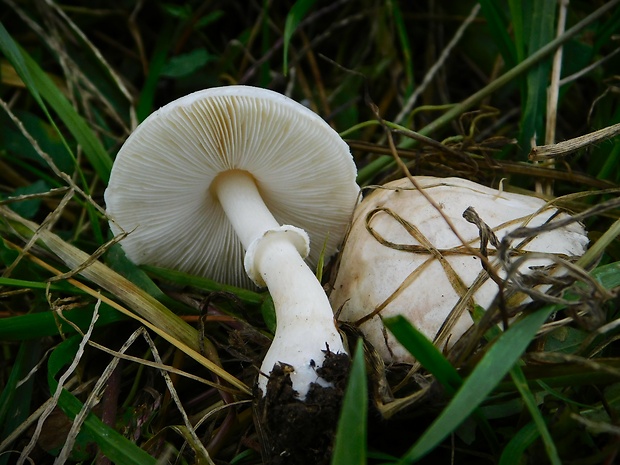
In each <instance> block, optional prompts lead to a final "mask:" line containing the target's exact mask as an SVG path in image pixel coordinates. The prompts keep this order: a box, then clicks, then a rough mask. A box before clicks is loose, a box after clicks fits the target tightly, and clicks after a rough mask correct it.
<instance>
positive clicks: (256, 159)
mask: <svg viewBox="0 0 620 465" xmlns="http://www.w3.org/2000/svg"><path fill="white" fill-rule="evenodd" d="M233 169H235V170H245V171H248V172H249V173H251V174H252V176H253V177H254V179H255V181H256V184H257V186H258V189H259V191H260V193H261V196H262V198H263V200H264V202H265V204H266V205H267V207H268V208H269V210H270V211H271V213H272V214H273V216H274V217H275V218H276V220H277V221H278V222H280V224H290V225H294V226H297V227H299V228H302V229H304V230H305V231H306V232H307V233H308V235H309V236H310V241H311V252H310V255H309V257H308V262H309V263H310V264H311V265H314V264H315V263H316V262H317V260H318V257H319V255H320V253H321V250H322V246H323V243H324V241H325V240H327V247H326V257H328V256H329V255H330V254H332V253H333V252H334V251H335V249H336V246H337V244H338V243H339V241H340V240H341V239H342V236H343V234H344V231H345V228H346V225H347V223H348V220H349V219H350V215H351V212H352V210H353V208H354V206H355V203H356V199H357V194H358V190H359V188H358V186H357V185H356V183H355V176H356V169H355V165H354V162H353V159H352V157H351V154H350V152H349V149H348V146H347V145H346V143H345V142H344V141H343V140H342V139H341V138H340V137H339V136H338V134H337V133H336V132H335V131H333V130H332V129H331V128H330V127H329V125H328V124H327V123H325V121H323V120H322V119H321V118H320V117H319V116H318V115H316V114H315V113H313V112H312V111H310V110H308V109H307V108H305V107H303V106H302V105H300V104H298V103H296V102H294V101H293V100H291V99H289V98H287V97H285V96H283V95H281V94H278V93H276V92H272V91H268V90H265V89H258V88H253V87H246V86H230V87H222V88H214V89H208V90H203V91H199V92H195V93H193V94H190V95H187V96H185V97H183V98H180V99H178V100H175V101H174V102H172V103H170V104H168V105H166V106H164V107H162V108H161V109H159V110H158V111H156V112H155V113H153V114H152V115H150V116H149V117H148V118H147V119H146V120H145V121H144V122H143V123H142V124H141V125H140V126H139V127H138V128H137V129H136V130H135V131H134V132H133V133H132V134H131V136H130V137H129V138H128V139H127V141H126V142H125V144H124V145H123V147H122V148H121V150H120V151H119V153H118V155H117V157H116V161H115V163H114V167H113V169H112V174H111V177H110V183H109V186H108V188H107V190H106V192H105V200H106V205H107V211H108V213H109V215H110V217H111V218H112V220H113V221H112V222H111V228H112V231H113V233H114V234H119V233H121V232H122V231H123V230H124V231H128V232H129V231H131V233H130V234H129V235H128V236H127V237H126V238H125V239H123V240H122V242H121V244H122V246H123V249H124V250H125V252H126V254H127V256H128V257H129V258H130V259H131V260H132V261H134V262H135V263H138V264H152V265H156V266H162V267H166V268H173V269H178V270H181V271H185V272H187V273H191V274H195V275H200V276H205V277H209V278H212V279H215V280H218V281H220V282H224V283H228V284H233V285H238V286H244V287H251V286H252V284H251V281H250V280H249V279H248V278H247V276H246V274H245V272H244V270H243V255H244V250H243V247H242V245H241V243H240V242H239V240H238V239H237V237H236V234H235V232H234V231H233V229H232V226H231V225H230V223H229V222H228V221H227V219H226V216H225V214H224V211H223V210H222V208H221V207H220V205H219V203H218V201H217V200H216V199H215V198H214V196H213V195H212V194H211V192H210V190H209V187H210V185H211V183H212V181H213V180H214V179H215V177H216V176H217V175H218V174H219V173H221V172H223V171H226V170H233Z"/></svg>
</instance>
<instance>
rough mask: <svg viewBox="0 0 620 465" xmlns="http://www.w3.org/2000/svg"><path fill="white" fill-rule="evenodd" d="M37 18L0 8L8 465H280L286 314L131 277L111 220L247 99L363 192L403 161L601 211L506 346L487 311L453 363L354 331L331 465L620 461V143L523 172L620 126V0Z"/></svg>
mask: <svg viewBox="0 0 620 465" xmlns="http://www.w3.org/2000/svg"><path fill="white" fill-rule="evenodd" d="M38 3H39V4H37V5H36V6H35V5H33V4H31V2H16V4H13V2H12V1H3V3H2V5H3V7H4V8H1V9H0V92H1V94H0V104H1V106H2V108H1V109H0V180H1V181H0V202H1V204H0V218H1V221H0V238H2V241H0V266H1V267H2V275H1V276H0V293H1V294H0V296H1V299H0V348H1V354H2V364H0V465H2V464H8V463H16V461H17V458H18V457H19V456H20V454H23V457H22V459H23V460H25V458H26V457H25V456H26V454H29V455H30V457H31V458H32V459H33V460H34V462H35V463H41V464H46V463H54V460H55V459H56V457H59V458H58V462H59V463H77V462H81V463H97V464H104V463H110V462H109V461H108V462H106V460H107V459H109V460H110V461H111V462H115V463H160V462H164V461H169V462H171V463H181V464H183V463H188V464H189V463H207V464H209V463H216V464H220V463H234V464H240V465H244V464H260V463H263V460H262V458H261V447H260V431H259V428H260V424H258V425H257V424H256V423H255V422H254V421H253V418H254V410H253V408H252V402H251V400H252V393H251V387H252V385H253V383H254V380H255V376H256V367H258V366H260V361H261V357H262V354H263V353H264V351H265V350H266V348H267V347H268V345H269V341H270V337H271V334H272V333H273V330H274V324H275V323H274V314H273V308H272V302H271V299H270V298H269V296H268V294H267V293H265V292H256V291H249V290H245V289H238V288H234V287H231V286H226V285H223V284H221V283H217V282H214V281H211V280H208V279H205V278H199V277H195V276H188V275H185V274H183V273H179V272H177V271H174V270H162V269H159V268H155V267H148V266H145V267H137V266H135V265H134V264H132V263H131V262H129V261H128V260H127V259H126V258H125V257H124V254H123V253H122V250H121V249H120V247H119V246H118V245H117V244H115V243H114V241H112V242H110V241H111V239H112V238H111V235H110V233H109V228H108V225H107V219H106V217H105V205H104V202H103V191H104V189H105V187H106V184H107V181H108V179H109V175H110V170H111V167H112V163H113V159H114V157H115V154H116V152H117V151H118V149H119V147H120V146H121V144H122V143H123V141H124V140H125V139H126V138H127V136H128V135H129V134H130V133H131V130H132V129H133V128H134V127H135V126H136V124H137V123H138V122H139V121H142V120H143V119H144V118H146V117H147V116H148V115H149V114H150V113H151V112H152V111H154V110H155V109H157V108H159V107H160V106H162V105H164V104H165V103H167V102H170V101H172V100H174V99H176V98H178V97H181V96H183V95H185V94H187V93H189V92H192V91H195V90H199V89H202V88H207V87H213V86H221V85H228V84H246V85H254V86H260V87H268V88H272V89H274V90H277V91H279V92H283V93H287V94H288V95H290V96H291V97H292V98H293V99H295V100H297V101H300V102H303V103H304V104H306V105H307V106H309V107H310V108H311V109H312V110H314V111H316V112H317V113H319V114H320V115H321V116H322V117H324V118H325V119H326V120H327V121H328V122H329V123H330V124H331V125H332V126H333V127H334V129H335V130H337V131H338V132H339V133H340V134H342V135H343V137H344V139H345V140H346V141H347V142H348V143H349V145H350V147H351V149H352V153H353V155H354V158H355V162H356V164H357V166H358V182H359V184H360V185H373V184H382V183H383V182H385V181H387V180H391V179H395V178H400V177H403V176H404V171H403V170H404V167H405V166H406V168H407V169H408V170H409V171H410V172H411V173H412V174H414V175H433V176H461V177H465V178H468V179H471V180H474V181H477V182H480V183H482V184H487V185H491V186H497V185H498V184H499V181H500V179H505V181H504V182H505V184H506V185H508V186H510V188H511V189H515V190H519V189H528V190H533V189H536V188H539V189H542V190H544V191H546V192H550V190H551V191H552V192H553V194H554V195H556V196H560V195H562V196H565V197H564V200H563V202H562V205H563V206H565V207H567V208H570V209H571V210H572V211H573V212H575V213H576V214H581V213H584V212H585V213H584V215H583V218H582V221H583V223H584V224H585V225H586V227H587V228H588V231H589V237H590V239H591V248H590V252H588V254H587V255H586V256H585V257H584V258H583V259H582V260H581V261H580V262H578V263H577V267H578V270H580V274H579V275H578V277H577V279H576V280H575V281H576V282H575V283H574V284H573V286H572V287H571V288H570V292H568V293H567V294H566V295H564V296H563V297H564V298H565V300H564V301H562V302H559V303H558V302H553V303H548V302H547V303H544V302H533V303H532V304H530V305H529V306H528V307H527V308H525V309H523V310H524V311H523V313H522V314H521V317H520V318H519V319H517V321H516V322H515V323H514V324H512V325H511V326H510V328H509V329H508V330H506V331H503V330H501V329H500V328H499V327H495V326H494V325H493V324H492V321H493V318H494V316H496V315H497V312H496V310H497V309H480V314H478V315H476V319H477V320H478V323H477V326H476V331H474V332H473V333H472V335H471V337H470V339H469V340H468V342H469V344H466V350H465V351H464V352H462V353H460V354H458V356H457V355H453V354H450V353H441V352H440V351H438V350H437V348H435V347H434V346H433V345H432V344H431V343H430V342H428V341H427V340H426V339H425V338H424V336H422V335H421V334H420V333H418V332H417V331H416V329H415V327H414V326H412V325H411V324H410V323H409V322H407V321H406V320H404V319H402V318H398V319H395V320H392V321H387V322H386V325H387V327H388V328H389V330H390V331H392V332H393V333H394V335H396V336H397V338H398V339H399V340H400V341H401V342H402V343H403V345H405V347H407V349H408V350H409V351H410V352H411V353H412V354H413V355H414V356H415V357H416V359H417V360H418V362H419V363H418V364H416V365H415V366H413V367H402V366H387V367H386V366H383V364H382V363H380V362H378V360H377V359H376V358H375V357H374V355H373V351H372V350H371V348H369V347H365V350H362V345H361V343H357V342H356V341H357V339H356V337H354V336H353V335H351V337H350V343H351V345H352V346H355V344H357V350H356V351H354V354H355V357H354V361H353V369H352V372H351V377H350V380H349V386H348V389H347V392H346V395H345V398H344V406H343V409H342V413H341V416H340V421H339V423H338V425H334V428H338V434H337V438H336V443H335V447H334V456H333V458H331V457H326V463H327V462H329V461H331V463H334V464H339V465H340V464H342V465H348V464H363V463H372V464H388V463H390V464H392V463H393V464H396V463H398V464H405V463H501V464H502V465H504V464H523V463H530V462H531V461H532V460H537V461H542V463H546V462H548V463H553V464H555V463H573V464H584V465H585V464H591V463H612V462H613V461H614V458H615V457H617V455H618V444H617V440H616V438H617V435H618V432H619V431H618V429H617V426H616V425H617V424H618V412H620V395H619V393H620V379H619V378H620V351H619V350H618V342H617V339H618V334H619V332H618V328H617V323H616V321H617V318H618V317H619V316H620V314H619V313H618V299H617V297H616V294H617V291H618V289H620V280H619V278H618V276H620V270H619V267H620V265H619V264H620V242H619V241H618V235H619V234H620V221H619V218H620V208H619V204H618V201H617V198H618V187H620V164H619V160H620V138H619V137H614V138H610V139H608V140H603V141H598V142H597V143H595V144H591V145H589V146H587V147H586V148H584V149H581V150H579V151H577V152H576V153H572V154H570V155H568V156H566V157H561V158H559V159H556V160H555V161H554V163H546V162H545V163H540V164H534V163H532V162H531V161H529V160H528V153H529V151H530V148H531V146H532V145H533V144H536V145H538V146H540V145H545V144H550V143H553V142H559V141H562V140H566V139H570V138H573V137H577V136H580V135H583V134H586V133H589V132H593V131H595V130H598V129H602V128H605V127H609V126H612V125H614V124H617V123H620V105H619V100H618V92H617V87H618V76H619V75H620V59H618V55H614V53H615V51H616V49H617V48H618V42H617V40H618V39H617V37H618V33H619V32H620V7H619V6H620V5H619V3H620V2H619V1H617V0H610V1H595V2H587V1H580V2H577V1H573V2H570V3H569V4H568V6H567V10H566V12H565V13H566V23H565V27H564V31H563V32H560V33H559V34H558V32H557V28H558V19H559V18H561V14H560V11H559V10H558V9H557V8H556V2H541V1H536V0H528V1H523V2H522V1H513V0H504V1H497V2H495V1H489V0H480V2H479V6H480V10H479V11H478V12H477V13H476V14H475V15H473V16H471V18H470V19H466V18H468V15H470V12H471V11H472V8H474V7H475V5H476V2H473V1H468V2H455V1H449V2H434V3H432V2H431V3H430V4H429V3H428V2H405V1H396V0H390V1H387V0H386V1H379V2H376V1H371V0H361V1H358V2H346V1H336V2H321V1H307V0H297V1H290V2H284V3H282V2H266V1H257V2H198V1H189V2H187V3H185V4H182V5H177V4H173V3H171V2H168V3H166V2H161V1H157V0H156V1H153V2H147V3H148V6H147V4H146V3H145V4H144V5H141V7H140V8H138V7H137V6H136V4H135V2H129V1H126V2H121V3H119V4H115V5H114V6H113V7H111V6H109V5H108V3H106V2H99V1H95V2H88V5H87V6H70V5H69V4H57V3H51V2H38ZM78 3H79V2H78ZM272 3H273V4H272ZM274 5H275V6H274ZM429 5H432V6H431V7H429ZM429 8H430V9H429ZM474 13H475V12H474ZM559 47H562V51H563V61H562V62H561V69H559V71H560V82H559V83H560V85H559V87H558V88H557V90H556V91H555V94H554V95H551V97H556V98H557V108H555V107H553V106H548V105H547V103H548V100H554V99H550V96H549V94H548V86H549V83H550V75H551V73H552V71H553V69H554V68H553V67H554V64H553V57H554V54H555V53H556V51H557V50H558V48H559ZM413 99H415V100H413ZM410 100H411V102H413V103H412V107H411V109H410V111H403V108H406V106H407V104H408V102H409V101H410ZM401 112H402V114H401ZM549 121H552V122H554V123H552V124H553V128H549V127H548V125H549V124H550V123H549ZM549 129H554V131H551V132H552V133H553V132H554V133H555V136H554V139H555V140H549V137H550V136H549V134H550V131H549ZM388 130H389V131H390V132H389V133H387V132H386V131H388ZM603 207H604V208H603ZM330 271H331V268H330V266H329V264H327V266H326V267H325V269H324V270H322V271H321V272H322V274H323V277H324V280H325V281H328V280H329V278H330ZM484 310H488V311H487V312H485V311H484ZM550 316H552V317H553V321H555V322H556V323H552V322H551V321H550V320H549V317H550ZM142 327H144V328H146V332H143V330H141V329H139V328H142ZM343 329H344V330H345V331H347V328H346V327H344V328H343ZM347 334H349V333H347ZM364 362H365V363H364ZM106 386H107V388H105V387H106ZM104 388H105V389H104ZM56 406H57V407H58V408H57V409H56V408H54V407H56ZM70 420H73V423H71V422H70ZM72 425H74V426H73V427H72ZM104 456H105V457H107V459H106V458H104ZM528 461H529V462H528ZM537 463H540V462H537Z"/></svg>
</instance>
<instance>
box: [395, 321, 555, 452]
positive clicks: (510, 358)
mask: <svg viewBox="0 0 620 465" xmlns="http://www.w3.org/2000/svg"><path fill="white" fill-rule="evenodd" d="M550 313H551V312H550V311H538V312H536V313H532V314H531V315H528V316H526V317H525V318H523V319H522V320H520V321H518V322H517V323H515V324H514V325H513V326H512V327H511V328H510V329H508V331H506V332H505V333H504V334H503V335H502V336H501V337H500V338H499V339H498V340H497V341H496V342H495V344H494V345H493V346H492V347H491V348H490V349H489V350H488V351H487V353H486V354H485V355H484V357H483V358H482V359H481V360H480V362H479V363H478V365H477V366H476V368H475V369H474V371H473V372H472V373H471V375H470V376H469V377H468V378H467V380H466V381H465V384H463V386H462V387H461V389H459V391H458V392H457V393H456V395H455V396H454V398H453V399H452V401H450V403H449V404H448V406H447V407H446V408H445V409H444V410H443V412H442V413H441V415H440V416H439V417H438V418H437V420H435V422H434V423H433V424H432V425H431V426H430V427H429V428H428V429H427V430H426V432H425V433H424V434H423V435H422V437H420V438H419V439H418V440H417V441H416V442H415V444H414V445H413V447H411V449H409V451H408V452H407V453H406V454H405V455H404V456H403V457H402V459H401V461H400V462H399V463H400V464H406V463H413V462H415V461H416V460H419V459H421V458H422V457H423V456H425V455H426V454H428V453H429V452H430V451H431V450H433V449H434V448H435V447H437V446H438V445H439V444H440V443H441V442H442V441H443V440H444V439H445V438H446V437H447V436H448V435H449V434H450V433H452V432H453V431H454V430H455V429H456V428H458V426H459V425H460V424H461V423H462V422H463V421H464V420H465V419H466V418H467V417H468V416H469V415H470V414H471V413H472V412H473V411H474V410H475V409H476V408H477V407H478V406H479V405H480V404H481V403H482V402H483V401H484V400H485V398H486V396H487V395H488V394H489V393H490V392H491V391H492V390H493V388H494V387H495V386H496V385H497V384H498V383H499V382H500V381H501V380H502V378H503V377H504V376H505V375H506V374H507V373H508V371H509V370H510V368H511V367H512V366H513V364H514V363H515V362H516V361H517V360H518V359H519V357H520V356H521V354H522V353H523V352H524V351H525V349H526V348H527V346H528V344H529V343H530V341H531V340H532V338H533V337H534V335H535V334H536V332H537V331H538V328H539V327H540V326H541V325H542V324H543V323H544V322H545V320H546V319H547V318H548V317H549V314H550Z"/></svg>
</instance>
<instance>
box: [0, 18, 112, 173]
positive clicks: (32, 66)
mask: <svg viewBox="0 0 620 465" xmlns="http://www.w3.org/2000/svg"><path fill="white" fill-rule="evenodd" d="M0 50H1V51H2V53H4V55H5V56H6V57H7V59H8V60H9V61H10V62H11V64H12V65H13V67H14V68H15V71H17V74H18V75H19V77H20V78H21V79H22V81H23V82H24V84H26V87H27V88H28V90H29V91H30V93H31V94H32V96H33V97H34V99H35V100H36V101H37V103H38V104H39V106H40V107H41V109H42V110H43V111H44V112H45V114H46V115H47V117H48V119H49V121H50V123H51V124H52V125H53V126H54V128H55V129H56V131H58V134H59V135H60V137H62V132H61V131H60V130H59V129H58V127H57V126H56V124H55V123H54V120H53V118H52V117H51V115H50V113H49V111H48V109H47V106H46V105H45V104H44V102H43V100H45V101H46V102H48V103H49V104H50V106H51V107H52V108H53V109H54V110H55V111H56V113H57V114H58V116H59V117H60V119H61V120H62V122H63V123H64V124H65V125H66V126H67V128H68V129H69V131H70V132H71V134H73V137H75V140H76V141H77V142H78V144H80V146H81V147H82V149H83V150H84V155H86V157H87V158H88V161H89V162H90V164H91V165H92V167H93V168H94V169H95V171H96V172H97V174H98V175H99V177H100V178H101V179H103V181H104V182H105V183H106V184H107V183H108V179H109V178H110V171H111V169H112V159H111V158H110V156H109V155H108V153H107V152H106V150H105V149H104V148H103V146H102V145H101V142H100V141H99V139H97V138H96V137H95V135H94V134H93V132H92V131H91V129H90V128H89V127H88V125H87V124H86V122H85V121H84V119H83V118H82V117H81V116H80V115H79V114H78V113H77V112H76V110H75V109H74V108H73V106H72V105H71V103H69V101H68V100H67V99H66V97H65V96H64V95H63V94H62V92H60V90H59V89H58V87H56V85H55V84H54V83H53V81H52V80H51V79H50V78H49V77H48V76H47V74H45V72H43V70H42V69H41V68H40V67H39V65H38V64H37V63H36V61H34V60H33V59H32V58H31V57H30V56H29V55H28V54H27V53H26V52H25V51H24V50H21V49H20V48H19V47H18V46H17V44H16V43H15V42H14V41H13V39H12V38H11V36H10V35H9V34H8V32H7V31H6V29H5V28H4V26H3V25H2V24H1V23H0ZM65 145H66V146H67V150H69V148H68V145H67V144H65Z"/></svg>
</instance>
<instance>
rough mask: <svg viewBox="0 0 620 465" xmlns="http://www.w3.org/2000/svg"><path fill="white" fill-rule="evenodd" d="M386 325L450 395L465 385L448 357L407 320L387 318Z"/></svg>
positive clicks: (397, 317)
mask: <svg viewBox="0 0 620 465" xmlns="http://www.w3.org/2000/svg"><path fill="white" fill-rule="evenodd" d="M384 323H385V326H386V327H387V328H388V329H389V330H390V331H391V332H392V334H394V336H396V339H398V342H400V343H401V344H402V345H403V346H404V347H405V349H407V350H408V351H409V353H410V354H411V355H413V356H414V357H415V359H416V360H417V361H418V362H420V363H421V364H422V366H423V367H425V368H426V369H427V370H428V371H429V372H431V373H432V375H433V376H434V377H435V378H437V381H439V382H440V383H441V385H442V386H443V387H444V388H445V389H446V391H447V392H448V394H450V395H452V394H454V393H455V392H456V391H457V389H458V388H459V387H460V386H461V384H463V379H462V378H461V375H459V374H458V372H457V371H456V369H455V368H454V367H453V366H452V364H451V363H450V362H448V360H447V359H446V357H444V356H443V355H442V353H441V352H440V351H439V349H437V347H435V345H434V344H433V343H432V342H431V341H430V340H429V339H428V338H427V337H426V336H425V335H424V334H422V333H421V332H420V331H418V330H417V329H416V328H415V326H413V325H412V324H411V323H410V322H409V321H407V319H406V318H404V317H403V316H401V315H399V316H396V317H393V318H386V319H385V320H384Z"/></svg>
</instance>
